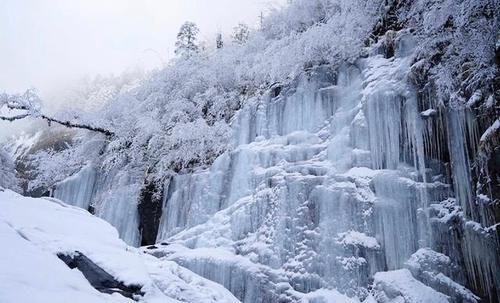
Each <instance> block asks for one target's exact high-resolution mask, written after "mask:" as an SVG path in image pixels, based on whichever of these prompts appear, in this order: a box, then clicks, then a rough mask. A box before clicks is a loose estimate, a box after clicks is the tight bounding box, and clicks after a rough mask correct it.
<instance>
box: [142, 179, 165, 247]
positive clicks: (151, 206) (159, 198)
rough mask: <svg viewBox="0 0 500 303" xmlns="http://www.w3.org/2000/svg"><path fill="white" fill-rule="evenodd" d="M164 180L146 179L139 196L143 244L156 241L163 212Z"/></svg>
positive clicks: (150, 243)
mask: <svg viewBox="0 0 500 303" xmlns="http://www.w3.org/2000/svg"><path fill="white" fill-rule="evenodd" d="M161 184H162V182H156V180H148V179H146V181H145V184H144V186H143V188H142V190H141V195H140V197H139V205H138V206H137V207H138V210H139V231H140V233H141V246H149V245H153V244H155V243H156V237H157V236H158V229H159V227H160V219H161V215H162V212H163V186H162V185H161Z"/></svg>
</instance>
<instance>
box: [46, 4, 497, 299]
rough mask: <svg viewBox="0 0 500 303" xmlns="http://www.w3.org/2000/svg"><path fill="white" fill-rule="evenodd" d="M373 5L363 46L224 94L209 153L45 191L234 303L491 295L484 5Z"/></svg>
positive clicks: (493, 37) (492, 202)
mask: <svg viewBox="0 0 500 303" xmlns="http://www.w3.org/2000/svg"><path fill="white" fill-rule="evenodd" d="M386 2H387V3H384V6H383V7H382V9H381V17H380V19H379V21H378V22H377V24H376V25H375V27H374V28H373V30H372V31H371V35H370V36H369V37H368V38H367V40H366V47H365V48H363V49H362V50H361V51H360V56H358V57H356V58H354V59H352V60H351V59H350V60H347V59H346V60H339V61H338V62H322V63H321V64H312V65H310V66H307V67H306V68H305V70H303V71H302V72H301V73H299V75H298V76H294V77H291V78H288V80H286V81H283V82H279V83H274V84H273V85H270V86H267V88H266V89H265V90H262V92H263V93H262V94H254V95H252V96H250V97H248V98H247V99H246V100H245V102H242V104H240V105H239V106H236V107H234V108H233V109H232V110H233V113H232V114H231V116H233V117H232V119H231V133H232V136H231V138H230V140H229V141H230V144H229V145H228V146H229V147H228V148H227V151H225V152H224V153H222V155H220V156H218V157H216V159H215V161H214V162H213V164H211V165H209V166H206V167H204V168H197V166H196V164H192V166H191V167H190V170H189V171H190V172H189V173H186V170H177V172H175V170H174V171H173V172H172V171H169V172H168V173H164V174H163V175H162V173H161V172H160V173H156V174H155V178H153V179H151V178H148V177H147V179H146V181H144V175H145V174H146V175H150V172H152V171H154V169H151V167H150V168H148V169H145V168H144V167H136V168H133V167H131V166H122V167H120V166H116V167H115V168H114V169H113V170H104V169H102V168H101V166H100V165H98V161H94V163H92V164H90V165H88V166H86V167H85V168H84V169H83V170H81V171H80V172H79V173H78V174H76V175H74V176H72V177H71V178H69V179H67V180H65V181H63V182H60V183H58V184H57V185H56V186H55V191H54V196H55V197H56V198H59V199H61V200H63V201H66V202H68V203H72V204H75V205H78V206H80V207H84V208H89V207H90V206H91V207H92V208H93V210H94V211H95V214H96V215H98V216H100V217H102V218H104V219H105V220H107V221H109V222H110V223H111V224H113V225H114V226H115V227H116V228H117V229H118V230H119V232H120V235H121V237H122V238H123V239H124V240H126V241H127V242H128V243H130V244H132V245H139V244H141V243H142V245H149V244H154V242H157V243H163V244H164V245H161V246H160V245H159V246H158V247H156V248H153V249H148V250H147V252H149V253H151V254H153V255H155V256H157V257H165V258H167V259H169V260H174V261H176V262H178V263H179V264H181V265H183V266H185V267H187V268H189V269H191V270H192V271H194V272H196V273H198V274H199V275H201V276H203V277H205V278H208V279H210V280H212V281H215V282H218V283H220V284H222V285H224V287H226V288H227V289H229V290H230V291H231V292H232V293H233V294H234V295H235V296H236V297H237V298H238V299H240V300H241V301H244V302H296V301H299V300H309V302H323V301H321V300H323V299H326V298H333V297H336V296H338V297H339V298H341V299H342V300H348V299H347V298H346V297H343V295H341V294H340V293H342V294H345V295H347V296H349V297H351V298H353V299H352V300H353V302H355V301H357V300H358V301H359V300H361V301H362V300H368V301H367V302H371V301H369V300H375V301H378V302H396V301H397V300H404V301H405V302H421V301H423V302H446V301H451V302H477V301H479V300H480V299H481V300H482V302H497V301H499V300H500V292H499V290H500V276H499V275H498V270H499V269H500V242H499V238H500V237H499V236H500V229H499V226H500V225H499V222H500V206H499V205H500V204H499V203H500V202H499V199H500V195H499V194H500V187H499V182H500V176H499V175H498V174H499V170H498V167H500V151H499V145H498V143H499V139H500V122H499V120H498V119H499V109H500V107H499V105H498V103H497V100H498V97H499V93H500V87H499V85H500V78H499V75H498V68H499V66H498V63H499V62H498V53H499V49H498V43H497V41H498V18H499V12H498V10H499V4H498V2H497V1H451V0H450V1H445V0H443V1H423V0H422V1H386ZM495 56H496V57H495ZM495 58H496V59H495ZM495 60H496V61H495ZM214 150H215V149H214ZM210 157H213V155H211V156H210ZM214 158H215V157H214ZM158 176H159V177H158ZM152 180H153V181H152ZM155 238H156V241H155V240H154V239H155ZM167 244H168V245H167ZM332 289H336V290H338V292H340V293H338V292H336V291H333V290H332ZM419 300H420V301H419ZM397 302H399V301H397Z"/></svg>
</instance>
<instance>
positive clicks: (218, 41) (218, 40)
mask: <svg viewBox="0 0 500 303" xmlns="http://www.w3.org/2000/svg"><path fill="white" fill-rule="evenodd" d="M215 43H216V46H217V48H218V49H220V48H223V47H224V41H223V40H222V34H221V33H218V34H217V38H215Z"/></svg>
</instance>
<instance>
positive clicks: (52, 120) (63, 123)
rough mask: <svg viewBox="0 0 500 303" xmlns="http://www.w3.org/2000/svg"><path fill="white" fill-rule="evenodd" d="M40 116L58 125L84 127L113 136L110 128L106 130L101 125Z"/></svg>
mask: <svg viewBox="0 0 500 303" xmlns="http://www.w3.org/2000/svg"><path fill="white" fill-rule="evenodd" d="M40 118H42V119H44V120H47V121H48V122H53V123H57V124H60V125H63V126H66V127H69V128H80V129H86V130H90V131H94V132H98V133H102V134H105V135H106V136H108V137H113V136H114V135H115V133H114V132H112V131H110V130H107V129H104V128H102V127H96V126H90V125H86V124H80V123H74V122H71V121H62V120H58V119H55V118H52V117H48V116H46V115H41V116H40Z"/></svg>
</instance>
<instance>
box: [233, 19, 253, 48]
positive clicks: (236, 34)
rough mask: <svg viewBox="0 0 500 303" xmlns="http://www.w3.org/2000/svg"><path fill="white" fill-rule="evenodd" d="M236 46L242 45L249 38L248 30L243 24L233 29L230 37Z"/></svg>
mask: <svg viewBox="0 0 500 303" xmlns="http://www.w3.org/2000/svg"><path fill="white" fill-rule="evenodd" d="M231 37H232V38H233V42H234V43H236V44H244V43H245V42H247V41H248V39H249V38H250V28H249V27H248V25H246V24H245V23H240V24H238V25H237V26H236V27H234V28H233V34H232V36H231Z"/></svg>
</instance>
